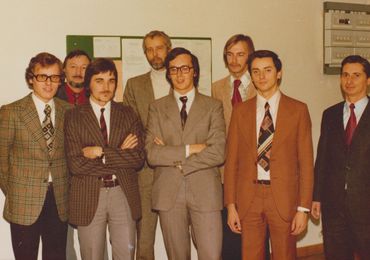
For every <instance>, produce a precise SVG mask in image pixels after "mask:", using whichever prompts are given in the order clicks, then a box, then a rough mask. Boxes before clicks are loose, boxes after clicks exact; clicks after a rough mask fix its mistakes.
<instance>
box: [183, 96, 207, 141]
mask: <svg viewBox="0 0 370 260" xmlns="http://www.w3.org/2000/svg"><path fill="white" fill-rule="evenodd" d="M207 112H208V110H207V106H206V104H205V103H204V99H203V98H202V96H200V95H199V93H198V91H197V90H195V96H194V100H193V104H192V105H191V108H190V111H189V114H188V117H187V120H186V124H185V128H184V134H183V137H184V138H185V137H186V136H187V135H188V134H190V133H194V132H193V131H194V127H195V126H196V125H197V124H198V123H199V122H200V121H201V120H202V118H204V115H205V114H206V113H207Z"/></svg>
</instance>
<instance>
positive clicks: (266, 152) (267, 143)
mask: <svg viewBox="0 0 370 260" xmlns="http://www.w3.org/2000/svg"><path fill="white" fill-rule="evenodd" d="M274 131H275V130H274V123H273V121H272V116H271V114H270V105H269V103H267V102H266V104H265V116H264V118H263V120H262V124H261V128H260V133H259V136H258V147H257V154H258V157H257V161H258V164H259V165H260V166H261V167H262V168H263V169H264V170H265V171H269V170H270V152H271V146H272V139H273V137H274Z"/></svg>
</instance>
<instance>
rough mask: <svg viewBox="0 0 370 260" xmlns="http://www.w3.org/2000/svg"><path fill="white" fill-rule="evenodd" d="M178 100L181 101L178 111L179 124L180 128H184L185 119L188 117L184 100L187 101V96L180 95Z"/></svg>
mask: <svg viewBox="0 0 370 260" xmlns="http://www.w3.org/2000/svg"><path fill="white" fill-rule="evenodd" d="M180 100H181V102H182V108H181V111H180V117H181V126H182V129H183V130H184V128H185V123H186V119H187V118H188V113H187V112H186V102H187V101H188V97H187V96H183V97H180Z"/></svg>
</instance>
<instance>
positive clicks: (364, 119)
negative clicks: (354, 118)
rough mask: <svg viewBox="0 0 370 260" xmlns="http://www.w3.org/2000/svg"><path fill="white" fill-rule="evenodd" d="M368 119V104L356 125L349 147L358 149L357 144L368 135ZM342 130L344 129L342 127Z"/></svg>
mask: <svg viewBox="0 0 370 260" xmlns="http://www.w3.org/2000/svg"><path fill="white" fill-rule="evenodd" d="M369 118H370V102H368V103H367V105H366V108H365V110H364V112H363V113H362V116H361V118H360V121H359V122H358V124H357V127H356V130H355V132H354V133H353V137H352V143H351V146H354V147H360V145H358V144H359V143H360V142H362V141H363V140H362V137H363V136H367V135H368V134H367V133H368V132H369V129H370V120H369ZM342 128H343V129H344V127H342ZM343 133H344V130H343Z"/></svg>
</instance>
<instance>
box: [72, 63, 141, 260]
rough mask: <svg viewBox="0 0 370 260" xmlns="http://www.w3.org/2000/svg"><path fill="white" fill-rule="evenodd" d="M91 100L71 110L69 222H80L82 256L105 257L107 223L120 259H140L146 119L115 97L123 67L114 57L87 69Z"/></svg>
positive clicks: (117, 258) (115, 252)
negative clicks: (137, 235)
mask: <svg viewBox="0 0 370 260" xmlns="http://www.w3.org/2000/svg"><path fill="white" fill-rule="evenodd" d="M85 87H88V88H89V89H90V93H91V95H90V99H89V103H88V104H84V105H79V106H77V107H75V108H74V109H73V110H71V111H70V112H69V113H68V114H66V120H65V139H66V150H67V162H68V166H69V169H70V172H71V175H72V176H71V187H70V198H69V205H70V215H69V222H70V223H72V224H74V225H76V226H77V228H78V236H79V241H80V249H81V257H82V259H89V260H94V259H96V260H101V259H103V256H104V247H105V241H106V229H107V226H108V228H109V236H110V241H111V244H112V251H113V252H112V255H113V258H114V259H116V260H120V259H121V260H123V259H124V260H126V259H131V260H133V259H134V252H135V233H136V232H135V230H136V222H135V221H136V220H138V219H139V218H140V216H141V207H140V196H139V189H138V180H137V178H138V177H137V172H136V170H137V169H139V168H140V167H141V166H142V164H143V162H144V151H143V146H144V141H143V134H142V125H141V123H140V120H139V118H138V117H137V115H136V114H135V112H134V111H133V110H132V109H131V108H130V107H128V106H123V105H120V104H117V103H115V102H114V101H113V97H114V92H115V90H116V87H117V70H116V67H115V65H114V63H113V62H112V61H111V60H108V59H96V60H95V61H93V62H92V63H90V64H89V66H88V67H87V69H86V74H85Z"/></svg>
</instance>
